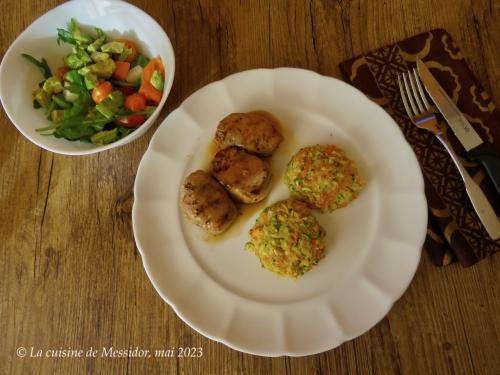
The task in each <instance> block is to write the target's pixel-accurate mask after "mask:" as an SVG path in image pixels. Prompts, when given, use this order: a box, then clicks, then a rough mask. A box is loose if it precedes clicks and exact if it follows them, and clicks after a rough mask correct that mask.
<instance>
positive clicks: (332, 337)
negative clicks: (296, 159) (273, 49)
mask: <svg viewBox="0 0 500 375" xmlns="http://www.w3.org/2000/svg"><path fill="white" fill-rule="evenodd" d="M252 110H265V111H268V112H270V113H272V114H274V115H275V116H276V117H277V118H278V119H279V121H280V123H281V127H282V130H283V133H284V136H285V140H284V142H283V144H282V145H280V147H279V149H278V150H277V151H276V152H275V154H274V155H273V156H272V169H273V174H274V180H273V189H272V191H271V193H270V194H269V196H268V197H267V199H266V200H265V202H263V203H262V204H260V205H259V204H258V205H256V206H253V207H250V208H247V210H245V211H244V212H245V213H244V214H243V215H242V216H241V217H239V218H238V219H237V221H236V223H235V224H233V225H232V227H231V228H230V229H229V230H228V232H227V233H224V234H223V235H222V236H221V237H220V238H219V239H214V238H211V237H209V236H208V235H207V234H206V233H205V232H204V231H203V230H202V229H200V228H198V227H196V226H194V225H193V224H191V223H189V222H188V221H186V219H184V217H183V215H182V212H181V210H180V206H179V187H180V186H181V184H182V181H183V179H184V178H185V177H186V176H187V175H188V174H189V173H191V172H193V171H195V170H196V169H199V168H204V169H208V166H209V162H210V152H211V146H210V145H211V142H212V140H213V137H214V134H215V129H216V127H217V125H218V123H219V121H220V120H221V119H222V118H223V117H225V116H226V115H228V114H230V113H232V112H246V111H252ZM331 143H333V144H336V145H338V146H340V147H342V148H343V149H344V150H345V151H346V152H347V155H348V156H349V157H350V158H351V159H353V160H355V161H356V162H357V164H358V166H359V170H360V174H361V176H362V177H363V178H364V179H365V180H366V181H367V184H366V186H365V188H364V190H363V191H362V192H361V194H360V196H359V198H357V199H356V200H355V201H354V202H352V203H351V204H350V205H349V206H348V207H346V208H342V209H338V210H336V211H334V212H333V213H330V214H320V213H319V212H315V213H314V215H315V216H316V218H317V219H318V221H319V222H320V224H321V225H322V226H323V228H325V229H326V232H327V236H326V256H325V258H324V259H322V260H321V261H320V262H319V264H318V265H317V266H316V267H314V268H313V269H312V270H311V271H309V272H307V273H306V274H305V275H304V276H303V277H301V278H299V279H298V280H293V279H289V278H284V277H280V276H277V275H275V274H273V273H271V272H269V271H267V270H266V269H264V268H262V267H261V266H260V263H259V260H258V259H257V258H256V257H255V256H254V255H253V254H252V253H250V252H248V251H245V250H244V245H245V243H246V242H247V241H248V239H249V236H248V230H249V229H250V228H251V227H252V226H253V224H254V222H255V219H256V217H257V215H258V213H259V212H260V210H261V209H262V208H264V207H265V206H267V205H269V204H272V203H274V202H276V201H278V200H281V199H284V198H287V197H288V196H289V193H288V190H287V188H286V187H285V184H284V183H283V173H284V170H285V167H286V163H287V162H288V160H289V159H290V158H291V156H292V155H293V154H294V153H295V152H296V151H298V150H299V149H300V148H301V147H304V146H308V145H315V144H331ZM134 194H135V198H134V199H135V200H134V207H133V211H132V219H133V227H134V235H135V239H136V242H137V247H138V248H139V250H140V252H141V255H142V259H143V263H144V267H145V269H146V272H147V274H148V276H149V278H150V279H151V282H152V283H153V285H154V287H155V288H156V290H157V291H158V293H159V294H160V295H161V296H162V298H163V299H164V300H165V301H166V302H167V303H169V304H170V305H171V306H172V308H173V309H174V310H175V312H176V313H177V314H178V315H179V317H181V319H183V320H184V321H185V322H186V323H187V324H189V325H190V326H191V327H193V328H194V329H196V330H197V331H198V332H200V333H202V334H203V335H205V336H207V337H209V338H211V339H214V340H217V341H220V342H222V343H224V344H226V345H228V346H230V347H231V348H234V349H237V350H240V351H243V352H247V353H252V354H257V355H265V356H280V355H290V356H300V355H308V354H314V353H319V352H322V351H325V350H329V349H332V348H335V347H336V346H338V345H340V344H342V343H343V342H344V341H346V340H349V339H352V338H354V337H356V336H359V335H361V334H362V333H364V332H366V331H367V330H368V329H370V328H371V327H373V326H374V325H375V324H376V323H377V322H378V321H380V320H381V319H382V318H383V317H384V316H385V315H386V314H387V312H388V311H389V309H390V308H391V306H392V304H393V303H394V302H395V301H396V300H397V299H398V298H399V297H400V296H401V295H402V294H403V292H404V291H405V290H406V288H407V287H408V285H409V283H410V281H411V279H412V278H413V275H414V274H415V271H416V269H417V266H418V263H419V260H420V255H421V247H422V244H423V241H424V238H425V233H426V224H427V207H426V200H425V196H424V185H423V178H422V174H421V172H420V168H419V165H418V163H417V160H416V158H415V156H414V154H413V152H412V150H411V148H410V146H409V145H408V143H407V142H406V141H405V139H404V137H403V135H402V133H401V131H400V130H399V128H398V126H397V125H396V124H395V122H394V121H393V120H392V119H391V118H390V116H389V115H387V114H386V113H385V112H384V111H383V110H382V109H381V108H380V107H378V106H377V105H376V104H374V103H372V102H371V101H370V100H369V99H367V98H366V97H365V96H364V95H363V94H362V93H361V92H359V91H358V90H356V89H355V88H353V87H351V86H349V85H347V84H346V83H344V82H342V81H339V80H337V79H334V78H330V77H325V76H321V75H319V74H317V73H314V72H311V71H307V70H301V69H292V68H280V69H273V70H269V69H257V70H249V71H245V72H241V73H237V74H234V75H231V76H228V77H226V78H224V79H223V80H221V81H218V82H214V83H211V84H209V85H207V86H205V87H203V88H202V89H200V90H198V91H197V92H195V93H194V94H193V95H191V96H190V97H189V98H188V99H186V100H185V101H184V102H183V103H182V105H181V106H180V107H179V108H178V109H176V110H175V111H173V112H172V113H171V114H170V115H169V116H168V117H167V118H166V119H165V121H164V122H163V123H162V124H161V126H160V127H159V129H158V130H157V131H156V133H155V135H154V136H153V138H152V140H151V144H150V146H149V148H148V150H147V151H146V153H145V154H144V157H143V159H142V161H141V163H140V166H139V169H138V172H137V177H136V181H135V188H134Z"/></svg>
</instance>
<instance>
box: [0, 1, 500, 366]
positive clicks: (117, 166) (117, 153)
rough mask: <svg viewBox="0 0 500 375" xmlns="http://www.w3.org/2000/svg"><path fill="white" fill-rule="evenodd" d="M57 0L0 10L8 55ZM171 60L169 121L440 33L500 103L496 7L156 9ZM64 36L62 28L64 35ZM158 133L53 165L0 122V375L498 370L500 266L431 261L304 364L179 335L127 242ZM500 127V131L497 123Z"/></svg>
mask: <svg viewBox="0 0 500 375" xmlns="http://www.w3.org/2000/svg"><path fill="white" fill-rule="evenodd" d="M58 3H60V1H57V0H46V1H42V0H19V1H2V2H0V14H1V15H2V23H1V33H0V46H1V52H2V56H3V55H4V54H5V51H6V49H7V48H8V46H9V45H10V44H11V43H12V42H13V41H14V39H15V38H16V37H17V36H18V35H19V34H20V33H21V32H22V31H23V30H24V29H25V28H26V27H27V26H28V25H29V24H30V23H31V22H32V21H34V20H35V19H36V18H37V17H39V16H41V15H42V14H43V13H45V12H46V11H48V10H49V9H51V8H53V7H55V6H56V5H58ZM133 3H135V4H136V5H138V6H139V7H140V8H142V9H144V10H145V11H146V12H147V13H149V14H151V15H152V16H153V17H154V18H155V19H156V20H157V21H158V22H159V23H160V24H161V25H162V26H163V28H164V29H165V30H166V32H167V33H168V35H169V36H170V39H171V41H172V43H173V47H174V50H175V53H176V58H177V71H176V77H175V83H174V86H173V89H172V92H171V94H170V97H169V98H168V101H167V105H166V107H165V108H164V109H163V112H162V115H161V118H160V120H162V119H163V118H165V116H166V115H167V114H168V113H169V112H171V111H172V110H173V109H175V108H176V107H177V106H178V105H179V104H180V103H181V102H182V101H183V100H184V99H185V98H186V97H187V96H189V95H190V94H191V93H192V92H194V91H195V90H196V89H198V88H200V87H202V86H204V85H205V84H207V83H209V82H212V81H215V80H218V79H221V78H223V77H225V76H227V75H229V74H231V73H235V72H238V71H242V70H245V69H250V68H259V67H279V66H291V67H300V68H307V69H311V70H315V71H317V72H319V73H321V74H326V75H331V76H334V77H340V72H339V68H338V63H339V62H340V61H342V60H344V59H346V58H349V57H351V56H354V55H356V54H360V53H363V52H367V51H369V50H371V49H374V48H377V47H381V46H383V45H386V44H388V43H392V42H395V41H397V40H400V39H403V38H405V37H409V36H411V35H414V34H417V33H420V32H423V31H427V30H429V29H431V28H436V27H443V28H445V29H447V30H448V31H449V32H450V33H451V34H452V36H453V37H454V38H455V40H456V42H457V44H458V45H459V46H460V48H461V49H462V51H463V54H464V55H465V56H466V59H467V61H468V62H469V63H470V67H471V68H472V70H473V71H474V73H475V74H476V75H477V77H478V78H479V80H480V82H481V83H482V84H483V85H484V87H485V88H486V90H487V91H489V92H490V93H491V94H492V96H493V98H494V100H495V102H496V104H497V105H498V104H500V70H499V69H498V61H499V60H500V48H499V44H498V41H499V40H500V30H499V26H498V25H499V24H498V17H499V16H500V2H498V1H495V0H491V1H487V0H442V1H435V0H404V1H401V0H371V1H363V0H355V1H354V0H353V1H348V0H338V1H327V0H323V1H319V0H310V1H301V0H288V1H281V0H279V1H273V0H262V1H257V0H256V1H232V0H225V1H209V0H198V1H181V0H179V1H159V0H158V1H147V0H134V1H133ZM55 27H56V25H54V31H55ZM159 123H160V121H157V123H156V124H155V126H154V127H153V128H152V129H150V130H149V131H148V132H147V134H146V135H145V136H143V137H142V138H140V139H139V140H137V141H135V142H133V143H131V144H128V145H126V146H124V147H120V148H117V149H113V150H111V151H107V152H103V153H100V154H97V155H90V156H83V157H68V156H61V155H55V154H53V153H50V152H46V151H43V150H41V149H40V148H38V147H36V146H35V145H33V144H32V143H30V142H29V141H27V140H26V139H25V138H24V137H22V136H21V134H20V133H19V132H18V131H17V130H16V129H15V127H14V126H13V125H12V124H11V123H10V121H9V120H8V118H7V116H6V115H5V112H4V111H3V110H2V111H1V113H0V134H1V136H0V170H1V175H0V373H1V374H125V373H127V374H165V373H168V374H177V373H186V374H222V373H231V374H232V373H241V374H271V373H272V374H357V373H359V374H365V373H374V374H393V373H394V374H399V373H402V374H447V373H449V374H454V373H457V374H499V373H500V287H499V285H500V255H499V254H497V256H494V257H492V258H490V259H487V260H484V261H482V262H481V263H479V264H477V265H475V266H473V267H471V268H469V269H463V268H461V267H460V266H458V265H452V266H449V267H446V268H436V267H434V266H433V265H431V264H430V262H429V260H428V259H427V258H426V256H425V255H424V256H423V259H422V262H421V264H420V267H419V269H418V271H417V274H416V276H415V278H414V280H413V282H412V284H411V285H410V287H409V289H408V290H407V292H406V293H405V294H404V296H403V297H402V298H401V299H400V300H399V301H398V302H397V303H396V304H395V305H394V307H393V308H392V310H391V311H390V313H389V314H388V315H387V317H386V318H384V319H383V320H382V321H381V322H380V323H379V324H378V325H377V326H376V327H375V328H373V329H372V330H370V331H369V332H368V333H366V334H364V335H362V336H361V337H358V338H356V339H354V340H352V341H349V342H347V343H345V344H344V345H342V346H341V347H339V348H336V349H334V350H331V351H329V352H325V353H322V354H318V355H314V356H309V357H302V358H288V357H281V358H264V357H257V356H252V355H247V354H242V353H239V352H237V351H234V350H232V349H229V348H227V347H226V346H224V345H222V344H219V343H216V342H214V341H211V340H209V339H207V338H205V337H203V336H202V335H200V334H198V333H197V332H195V331H194V330H193V329H191V328H190V327H189V326H187V325H186V324H184V323H183V322H182V321H181V320H180V319H179V318H178V317H177V316H176V314H175V313H174V311H173V310H172V309H171V308H170V307H169V306H168V305H167V304H166V303H164V302H163V300H162V299H161V298H160V297H159V296H158V294H157V293H156V292H155V290H154V289H153V287H152V285H151V283H150V282H149V280H148V278H147V276H146V273H145V271H144V269H143V267H142V262H141V257H140V256H139V254H138V252H137V250H136V248H135V245H134V238H133V234H132V224H131V209H132V204H133V184H134V177H135V173H136V170H137V166H138V164H139V161H140V159H141V157H142V155H143V154H144V152H145V150H146V147H147V145H148V143H149V141H150V139H151V136H152V135H153V133H154V131H155V130H156V128H157V126H158V124H159ZM499 125H500V124H499ZM111 346H113V347H115V348H123V349H127V348H130V347H132V348H134V347H139V348H143V349H148V350H155V349H161V348H178V347H201V348H202V350H203V356H202V357H200V358H149V359H144V358H129V359H126V358H114V359H112V358H80V359H79V358H71V359H69V358H52V359H51V358H28V357H29V355H28V357H26V358H20V357H19V356H18V355H16V350H17V349H18V348H19V347H24V348H27V349H28V350H31V348H33V350H34V351H35V352H36V351H37V350H43V351H46V350H50V349H56V350H57V349H60V348H62V349H68V348H73V349H88V348H90V347H94V348H102V347H111Z"/></svg>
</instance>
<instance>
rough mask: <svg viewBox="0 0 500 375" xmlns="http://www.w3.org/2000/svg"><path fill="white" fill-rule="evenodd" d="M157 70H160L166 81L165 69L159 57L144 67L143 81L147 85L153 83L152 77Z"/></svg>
mask: <svg viewBox="0 0 500 375" xmlns="http://www.w3.org/2000/svg"><path fill="white" fill-rule="evenodd" d="M155 70H158V71H159V72H160V74H161V77H162V78H163V80H165V68H164V67H163V63H162V62H161V59H160V58H159V57H155V58H154V59H151V60H149V62H148V64H147V65H146V66H145V67H144V70H143V71H142V80H143V81H144V82H147V83H151V77H152V76H153V73H154V72H155Z"/></svg>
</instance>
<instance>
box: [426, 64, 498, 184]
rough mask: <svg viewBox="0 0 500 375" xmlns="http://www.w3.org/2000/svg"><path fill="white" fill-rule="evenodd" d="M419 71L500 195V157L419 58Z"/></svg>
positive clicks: (427, 88) (457, 134)
mask: <svg viewBox="0 0 500 375" xmlns="http://www.w3.org/2000/svg"><path fill="white" fill-rule="evenodd" d="M417 70H418V75H419V76H420V79H421V80H422V82H423V84H424V87H425V90H426V91H427V93H428V94H429V96H430V97H431V98H432V101H433V102H434V104H435V105H436V107H437V108H438V109H439V111H440V112H441V114H442V115H443V117H444V118H445V120H446V122H448V124H449V125H450V128H451V130H453V133H455V135H456V137H457V138H458V140H459V141H460V143H461V144H462V146H463V147H464V148H465V151H467V156H468V157H469V158H470V159H471V160H475V161H479V162H481V163H482V164H483V166H484V168H485V169H486V172H487V173H488V175H489V176H490V178H491V180H492V181H493V184H494V185H495V188H496V190H497V192H498V193H499V194H500V157H499V156H498V155H496V154H495V152H494V150H493V149H492V148H491V147H490V146H489V145H487V144H486V143H485V142H483V140H482V139H481V137H480V136H479V135H478V134H477V133H476V131H475V130H474V128H473V127H472V125H471V124H470V122H469V121H468V120H467V119H466V118H465V116H464V115H463V114H462V112H461V111H460V110H459V109H458V108H457V106H456V105H455V103H454V102H453V100H452V99H451V98H450V97H449V96H448V94H447V93H446V91H444V89H443V88H442V87H441V85H440V84H439V83H438V81H437V80H436V78H434V76H433V75H432V73H431V72H430V70H429V69H428V68H427V67H426V66H425V64H424V63H423V61H422V60H420V59H419V58H417Z"/></svg>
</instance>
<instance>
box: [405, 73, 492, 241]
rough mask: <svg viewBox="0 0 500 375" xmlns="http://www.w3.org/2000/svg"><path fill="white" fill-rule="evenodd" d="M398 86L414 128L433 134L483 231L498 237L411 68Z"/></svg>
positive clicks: (482, 200) (485, 201)
mask: <svg viewBox="0 0 500 375" xmlns="http://www.w3.org/2000/svg"><path fill="white" fill-rule="evenodd" d="M401 77H402V78H401ZM398 84H399V89H400V91H401V98H402V99H403V104H404V107H405V109H406V113H407V114H408V117H409V118H410V120H411V121H412V122H413V123H414V124H415V125H416V126H417V127H419V128H421V129H425V130H428V131H430V132H431V133H432V134H434V135H435V136H436V138H437V139H438V140H439V142H441V144H442V145H443V147H444V148H445V149H446V151H448V154H450V156H451V159H452V160H453V162H454V163H455V166H456V167H457V169H458V172H459V173H460V176H461V177H462V180H463V181H464V184H465V190H466V191H467V195H468V196H469V199H470V201H471V202H472V205H473V207H474V209H475V210H476V213H477V215H478V216H479V219H480V220H481V222H482V223H483V225H484V227H485V229H486V231H487V232H488V234H489V235H490V237H491V238H492V239H494V240H496V239H498V238H500V224H499V222H498V218H497V216H496V214H495V211H494V210H493V208H492V207H491V205H490V203H489V202H488V199H487V198H486V196H485V195H484V193H483V191H482V190H481V188H480V187H479V186H478V184H477V183H476V182H475V181H474V180H473V179H472V178H471V177H470V175H469V173H467V171H466V170H465V168H464V166H463V165H462V164H461V162H460V159H459V158H458V156H457V154H455V152H454V151H453V149H452V148H451V146H450V144H449V143H448V141H447V140H446V138H445V137H444V135H443V133H442V132H441V129H440V128H439V125H438V121H437V119H436V115H435V114H434V112H433V111H432V110H431V107H430V105H429V102H428V101H427V97H426V95H425V92H424V90H423V89H422V84H421V82H420V78H419V76H418V74H417V71H416V70H415V69H413V71H412V72H408V73H406V74H405V73H403V74H402V75H398Z"/></svg>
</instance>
